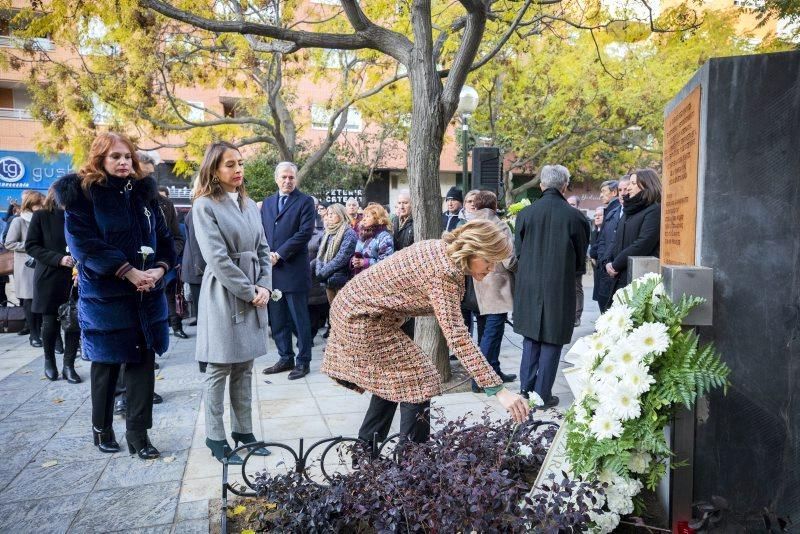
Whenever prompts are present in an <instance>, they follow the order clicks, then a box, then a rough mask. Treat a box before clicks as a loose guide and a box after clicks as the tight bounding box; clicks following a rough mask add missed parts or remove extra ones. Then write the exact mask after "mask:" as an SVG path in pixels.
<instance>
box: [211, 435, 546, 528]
mask: <svg viewBox="0 0 800 534" xmlns="http://www.w3.org/2000/svg"><path fill="white" fill-rule="evenodd" d="M542 426H553V427H556V428H558V427H559V424H558V423H557V422H556V421H550V420H536V421H534V422H533V428H532V430H536V429H538V428H539V427H542ZM399 440H400V434H392V435H391V436H389V437H388V438H386V440H385V441H383V442H381V443H378V442H377V441H376V440H373V441H372V443H371V444H367V443H366V442H365V441H363V440H361V439H359V438H351V437H343V436H338V437H335V438H325V439H321V440H319V441H316V442H314V444H313V445H311V446H310V447H309V448H308V449H306V448H305V440H304V439H303V438H300V439H299V440H298V441H299V444H298V448H297V450H295V449H294V448H292V447H291V446H289V445H287V444H285V443H280V442H271V441H259V442H256V443H248V444H244V445H240V446H239V447H237V448H236V449H234V450H232V451H231V452H230V453H229V454H228V455H227V456H226V457H225V459H224V460H223V462H222V517H221V525H220V526H221V532H222V534H225V533H226V532H227V528H228V525H227V522H228V493H229V492H230V493H233V494H234V495H237V496H239V497H257V496H258V492H257V490H256V487H255V485H254V482H253V480H252V479H251V477H250V476H249V475H248V474H247V464H248V462H249V461H250V460H251V459H252V458H253V457H254V456H255V457H258V458H265V457H264V456H259V455H257V454H255V452H256V451H257V450H258V449H260V448H264V447H265V448H268V449H273V451H272V452H273V453H274V452H275V451H274V449H279V450H282V451H286V452H288V453H289V457H290V462H293V465H291V466H290V465H286V463H285V462H278V463H277V464H276V467H277V466H279V465H281V464H284V467H286V468H287V470H288V469H289V468H291V469H292V470H293V471H294V472H295V473H298V474H302V475H303V476H304V477H305V478H306V480H308V481H309V482H312V483H315V484H323V483H330V482H331V481H332V476H333V473H329V472H328V469H329V468H330V463H331V462H326V459H327V458H328V455H329V454H331V453H332V452H334V451H336V453H337V454H341V449H340V446H342V445H345V446H349V447H354V446H359V447H363V449H362V450H363V451H364V456H365V457H366V452H367V451H369V453H370V457H371V458H377V457H379V456H381V455H387V454H389V455H391V458H392V459H394V460H395V461H397V455H398V448H397V447H394V448H393V447H392V446H393V445H397V444H398V443H399ZM367 447H371V450H368V449H367ZM319 450H321V451H322V452H321V453H320V455H319V458H318V459H314V461H313V462H311V461H310V460H311V459H312V453H314V451H319ZM239 453H242V454H244V456H243V457H242V465H241V468H242V480H243V481H244V486H242V485H240V484H236V483H231V481H230V480H229V477H228V474H229V470H230V468H231V465H232V464H229V463H228V459H229V458H230V457H232V456H233V455H238V454H239ZM348 457H350V458H353V456H352V453H351V454H349V455H348ZM341 459H342V458H341V456H340V460H341ZM317 460H318V461H319V468H320V474H321V475H322V480H315V479H314V477H313V476H312V474H310V473H309V468H310V467H312V465H314V464H316V462H317ZM326 465H328V467H327V468H326ZM340 465H341V464H340Z"/></svg>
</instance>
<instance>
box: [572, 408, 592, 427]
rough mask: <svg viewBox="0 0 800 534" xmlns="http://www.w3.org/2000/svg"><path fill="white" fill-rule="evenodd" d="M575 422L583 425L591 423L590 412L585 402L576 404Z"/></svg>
mask: <svg viewBox="0 0 800 534" xmlns="http://www.w3.org/2000/svg"><path fill="white" fill-rule="evenodd" d="M575 422H576V423H578V424H582V425H588V424H589V412H587V411H586V408H584V407H583V404H581V403H576V404H575Z"/></svg>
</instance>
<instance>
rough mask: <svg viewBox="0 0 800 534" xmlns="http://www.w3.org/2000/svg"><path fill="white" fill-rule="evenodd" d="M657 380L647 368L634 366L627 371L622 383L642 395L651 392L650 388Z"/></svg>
mask: <svg viewBox="0 0 800 534" xmlns="http://www.w3.org/2000/svg"><path fill="white" fill-rule="evenodd" d="M655 381H656V379H655V378H653V377H652V375H650V373H649V372H648V370H647V367H645V366H643V365H634V366H631V367H628V368H626V369H625V374H624V375H623V377H622V383H623V384H624V385H625V386H627V387H629V388H631V389H632V390H634V391H635V392H636V393H638V394H639V395H641V394H642V393H644V392H646V391H650V386H652V385H653V384H654V383H655Z"/></svg>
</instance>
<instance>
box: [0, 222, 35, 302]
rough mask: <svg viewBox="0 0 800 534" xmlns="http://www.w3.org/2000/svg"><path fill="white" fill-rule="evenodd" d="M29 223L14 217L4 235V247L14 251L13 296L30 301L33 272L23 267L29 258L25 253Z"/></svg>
mask: <svg viewBox="0 0 800 534" xmlns="http://www.w3.org/2000/svg"><path fill="white" fill-rule="evenodd" d="M30 224H31V223H30V221H26V220H25V219H23V218H22V217H16V218H15V219H14V220H13V221H11V226H9V227H8V234H6V242H5V247H6V249H7V250H13V251H14V294H15V295H16V296H17V298H18V299H32V298H33V286H34V280H33V278H34V277H33V275H34V270H33V269H31V268H30V267H28V266H26V265H25V262H26V261H28V258H30V256H29V255H28V253H27V252H25V240H26V239H27V238H28V227H29V226H30Z"/></svg>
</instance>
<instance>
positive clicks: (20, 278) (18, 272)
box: [4, 190, 44, 347]
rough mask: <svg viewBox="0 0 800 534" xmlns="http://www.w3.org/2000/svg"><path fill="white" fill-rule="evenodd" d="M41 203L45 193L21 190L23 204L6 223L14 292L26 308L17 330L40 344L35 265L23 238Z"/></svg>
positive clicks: (33, 345)
mask: <svg viewBox="0 0 800 534" xmlns="http://www.w3.org/2000/svg"><path fill="white" fill-rule="evenodd" d="M43 204H44V195H43V194H41V193H39V192H38V191H32V190H28V191H25V192H24V193H23V194H22V207H21V210H20V215H19V217H16V218H15V219H14V220H13V221H11V224H10V225H9V227H8V233H7V234H6V240H5V243H4V245H5V247H6V249H7V250H13V251H14V294H15V295H16V297H17V298H18V299H19V304H20V306H22V307H23V309H24V310H25V329H24V330H22V331H21V332H20V334H21V335H24V333H25V331H26V330H27V331H28V333H29V334H30V337H29V341H30V344H31V346H32V347H41V346H42V338H41V326H42V315H41V314H39V313H33V309H32V305H33V291H34V283H33V282H34V280H33V275H34V268H35V265H34V266H32V267H31V266H28V262H29V260H31V257H30V256H29V255H28V253H27V252H25V240H26V239H27V237H28V227H29V226H30V224H31V219H32V218H33V212H34V211H36V210H38V209H40V208H41V207H42V205H43Z"/></svg>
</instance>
